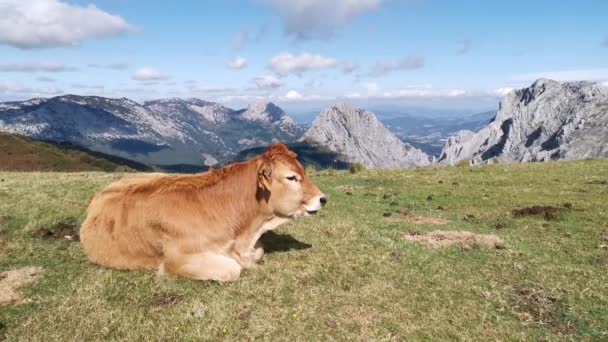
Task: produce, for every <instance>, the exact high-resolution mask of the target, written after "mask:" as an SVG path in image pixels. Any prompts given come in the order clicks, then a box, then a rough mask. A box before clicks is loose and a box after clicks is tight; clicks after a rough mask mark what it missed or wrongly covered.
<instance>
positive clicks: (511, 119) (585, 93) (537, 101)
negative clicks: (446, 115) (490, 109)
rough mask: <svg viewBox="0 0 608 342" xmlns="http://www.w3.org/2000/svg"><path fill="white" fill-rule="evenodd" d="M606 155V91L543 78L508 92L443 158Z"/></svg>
mask: <svg viewBox="0 0 608 342" xmlns="http://www.w3.org/2000/svg"><path fill="white" fill-rule="evenodd" d="M599 157H608V88H606V87H603V86H600V85H598V84H595V83H591V82H566V83H562V82H557V81H552V80H548V79H539V80H537V81H536V82H534V84H532V86H530V87H528V88H524V89H520V90H516V91H513V92H511V93H509V94H507V95H506V96H505V97H504V98H503V99H502V100H501V102H500V109H499V111H498V113H497V114H496V117H495V118H494V120H493V121H492V122H491V123H490V124H489V125H488V126H486V127H484V128H483V129H481V130H480V131H479V132H477V133H473V132H471V131H463V132H460V133H459V134H457V135H455V136H452V137H450V138H449V139H448V140H447V142H446V144H445V146H444V148H443V151H442V153H441V156H440V158H439V162H440V163H445V164H455V163H458V162H459V161H461V160H469V161H470V162H471V163H473V164H475V163H482V162H489V161H493V160H496V161H501V162H533V161H548V160H560V159H582V158H599Z"/></svg>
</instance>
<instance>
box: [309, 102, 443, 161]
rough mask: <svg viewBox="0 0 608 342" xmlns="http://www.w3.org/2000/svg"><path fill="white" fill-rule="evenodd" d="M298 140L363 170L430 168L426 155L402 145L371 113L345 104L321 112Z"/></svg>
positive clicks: (409, 146) (407, 145)
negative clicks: (359, 165)
mask: <svg viewBox="0 0 608 342" xmlns="http://www.w3.org/2000/svg"><path fill="white" fill-rule="evenodd" d="M301 141H303V142H306V143H309V144H312V145H317V146H322V147H324V148H326V149H328V150H329V151H332V152H334V153H336V154H338V155H340V156H342V158H343V159H344V161H346V162H351V163H352V162H359V163H362V164H363V165H365V167H367V168H374V169H397V168H406V167H415V166H426V165H430V164H431V161H430V158H429V156H428V155H427V154H425V153H424V152H422V151H420V150H418V149H416V148H414V147H412V146H411V145H409V144H406V143H404V142H402V141H401V140H400V139H399V138H397V137H396V136H395V135H394V134H393V133H391V132H390V131H389V130H388V129H386V127H384V126H383V125H382V124H381V123H380V121H378V119H377V118H376V116H375V115H374V114H373V113H372V112H368V111H366V110H363V109H356V108H353V107H351V106H349V105H347V104H345V103H340V104H336V105H333V106H331V107H329V108H327V109H325V110H324V111H323V112H321V114H320V115H319V117H317V119H315V121H314V122H313V124H312V127H311V128H310V129H309V130H308V131H307V132H306V133H305V134H304V136H303V137H302V139H301Z"/></svg>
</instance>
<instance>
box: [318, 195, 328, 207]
mask: <svg viewBox="0 0 608 342" xmlns="http://www.w3.org/2000/svg"><path fill="white" fill-rule="evenodd" d="M319 201H321V205H323V206H324V205H326V204H327V197H325V196H322V197H321V198H319Z"/></svg>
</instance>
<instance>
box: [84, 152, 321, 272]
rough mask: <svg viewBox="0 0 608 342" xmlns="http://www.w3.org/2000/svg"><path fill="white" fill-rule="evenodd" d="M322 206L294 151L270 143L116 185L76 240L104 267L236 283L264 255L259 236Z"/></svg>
mask: <svg viewBox="0 0 608 342" xmlns="http://www.w3.org/2000/svg"><path fill="white" fill-rule="evenodd" d="M326 201H327V199H326V197H325V195H324V194H323V193H322V192H321V191H320V190H319V188H318V187H317V186H316V185H315V184H313V183H312V182H311V180H310V179H309V178H308V177H307V176H306V174H305V173H304V169H303V168H302V165H301V164H300V163H299V162H298V160H297V159H296V154H295V153H293V152H292V151H290V150H289V149H288V148H287V147H286V146H285V145H274V146H271V147H269V148H268V149H267V150H266V152H265V153H264V154H263V155H261V156H259V157H257V158H254V159H251V160H249V161H246V162H242V163H235V164H231V165H229V166H226V167H224V168H223V169H220V170H213V171H210V172H206V173H202V174H195V175H181V176H169V175H165V174H158V173H157V174H149V175H144V176H139V177H132V178H126V179H123V180H119V181H117V182H115V183H113V184H111V185H109V186H108V187H107V188H105V189H104V190H102V191H101V192H99V193H97V194H96V195H95V196H94V197H93V198H92V200H91V203H90V204H89V207H88V209H87V218H86V220H85V221H84V223H83V224H82V227H81V228H80V239H81V241H82V246H83V247H84V251H85V253H86V254H87V256H88V257H89V259H90V260H91V261H92V262H94V263H97V264H99V265H102V266H106V267H110V268H115V269H121V270H138V269H155V270H158V271H159V273H161V274H169V275H175V276H182V277H188V278H194V279H211V280H218V281H233V280H236V279H238V278H239V276H240V273H241V269H243V268H252V267H254V266H255V264H256V263H257V262H258V261H259V260H260V259H261V258H262V256H263V255H264V250H263V248H262V245H261V244H260V242H259V241H258V239H259V238H260V237H261V236H262V234H263V233H264V232H266V231H269V230H272V229H275V228H277V227H278V226H280V225H282V224H284V223H287V222H290V221H291V220H293V219H295V218H296V217H299V216H310V215H313V214H316V213H317V212H318V211H319V210H320V209H321V207H322V206H323V205H324V204H325V203H326Z"/></svg>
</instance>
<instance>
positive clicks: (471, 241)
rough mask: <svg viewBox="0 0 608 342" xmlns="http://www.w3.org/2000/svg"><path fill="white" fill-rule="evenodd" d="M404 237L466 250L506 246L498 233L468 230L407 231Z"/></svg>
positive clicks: (409, 239) (423, 242)
mask: <svg viewBox="0 0 608 342" xmlns="http://www.w3.org/2000/svg"><path fill="white" fill-rule="evenodd" d="M403 238H404V239H405V240H407V241H412V242H415V243H417V244H420V245H423V246H426V247H429V248H433V249H442V248H447V247H451V246H457V247H459V248H462V249H464V250H473V249H480V248H486V249H502V248H505V243H504V241H503V240H502V239H501V238H499V237H498V236H496V235H483V234H475V233H471V232H466V231H464V232H458V231H441V230H436V231H433V232H430V233H427V234H417V233H405V234H404V235H403Z"/></svg>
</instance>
